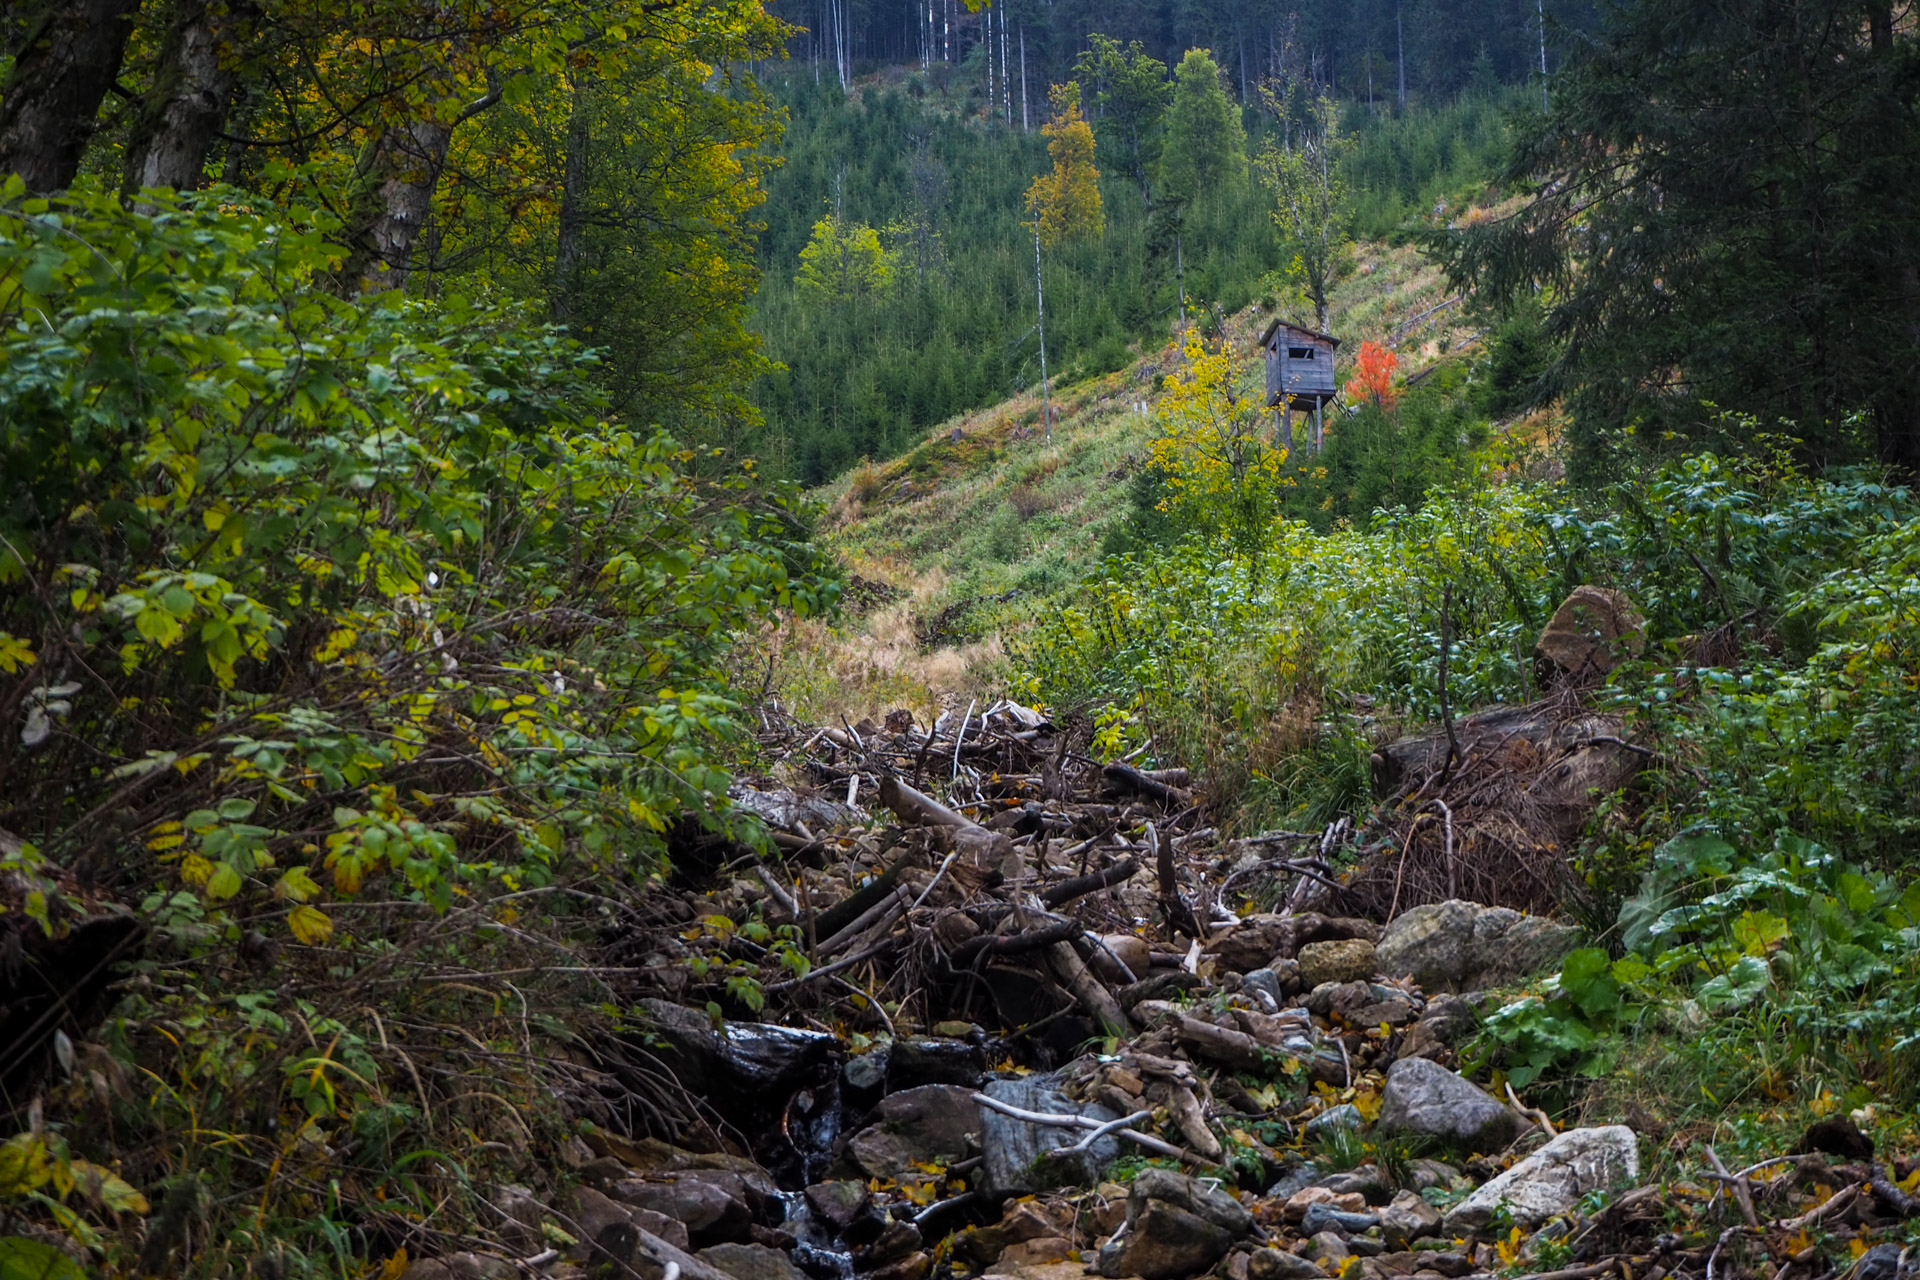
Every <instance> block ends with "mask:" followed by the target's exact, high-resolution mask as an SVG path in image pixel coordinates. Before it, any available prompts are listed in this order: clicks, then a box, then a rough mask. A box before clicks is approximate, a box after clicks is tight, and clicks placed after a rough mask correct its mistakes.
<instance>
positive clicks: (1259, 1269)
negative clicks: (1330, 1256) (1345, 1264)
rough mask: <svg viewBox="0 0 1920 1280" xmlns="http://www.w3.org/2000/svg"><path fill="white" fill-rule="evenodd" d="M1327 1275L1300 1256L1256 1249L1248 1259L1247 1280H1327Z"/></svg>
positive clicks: (1276, 1250) (1273, 1250)
mask: <svg viewBox="0 0 1920 1280" xmlns="http://www.w3.org/2000/svg"><path fill="white" fill-rule="evenodd" d="M1326 1275H1327V1273H1326V1272H1324V1271H1322V1270H1321V1269H1320V1268H1319V1267H1318V1266H1317V1265H1315V1264H1314V1263H1313V1262H1310V1261H1309V1260H1307V1259H1306V1258H1302V1257H1300V1256H1299V1255H1298V1254H1293V1253H1287V1252H1285V1251H1284V1250H1280V1249H1255V1250H1254V1251H1253V1253H1252V1255H1251V1256H1249V1257H1248V1258H1247V1280H1326Z"/></svg>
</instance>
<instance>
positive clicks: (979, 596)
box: [777, 244, 1550, 720]
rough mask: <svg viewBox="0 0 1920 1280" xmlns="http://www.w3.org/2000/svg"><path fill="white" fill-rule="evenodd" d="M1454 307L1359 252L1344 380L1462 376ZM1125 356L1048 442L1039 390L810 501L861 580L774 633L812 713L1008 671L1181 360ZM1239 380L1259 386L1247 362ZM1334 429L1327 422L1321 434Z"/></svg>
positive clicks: (903, 698)
mask: <svg viewBox="0 0 1920 1280" xmlns="http://www.w3.org/2000/svg"><path fill="white" fill-rule="evenodd" d="M1449 298H1450V295H1448V294H1447V293H1446V292H1445V289H1444V282H1443V281H1442V280H1441V278H1440V276H1439V273H1438V272H1437V271H1435V270H1434V269H1433V268H1432V267H1431V265H1429V264H1428V263H1426V262H1425V261H1424V260H1423V259H1422V258H1421V257H1420V255H1419V253H1418V252H1417V251H1416V250H1414V249H1412V248H1410V247H1405V246H1391V245H1385V244H1368V245H1363V246H1361V247H1360V248H1359V250H1358V251H1357V252H1356V254H1355V255H1354V261H1353V264H1352V267H1351V269H1350V270H1349V271H1348V272H1347V274H1346V276H1345V278H1344V279H1343V280H1342V281H1341V283H1340V286H1339V288H1338V291H1337V292H1336V294H1335V296H1334V310H1333V314H1334V328H1335V330H1336V331H1337V332H1338V334H1339V336H1340V337H1341V339H1342V343H1343V345H1342V351H1341V362H1340V372H1341V378H1342V380H1343V381H1344V379H1345V377H1346V376H1347V373H1348V371H1349V368H1350V366H1351V363H1352V357H1353V353H1355V352H1357V351H1358V350H1359V348H1360V345H1361V343H1362V342H1363V341H1365V340H1373V341H1377V342H1381V343H1383V344H1386V345H1388V346H1390V347H1392V348H1393V349H1395V350H1396V351H1397V352H1398V353H1399V355H1400V359H1401V362H1402V363H1401V370H1402V372H1403V373H1404V374H1405V375H1406V376H1407V378H1408V380H1409V381H1412V380H1415V379H1419V378H1421V377H1422V375H1423V374H1437V373H1439V372H1440V371H1441V370H1442V369H1443V368H1444V369H1448V370H1453V371H1456V373H1457V374H1466V373H1467V372H1468V370H1469V368H1470V366H1471V364H1472V361H1473V359H1474V358H1475V356H1476V355H1477V354H1478V353H1480V352H1481V351H1482V349H1483V335H1481V334H1480V333H1478V332H1477V331H1476V329H1475V328H1474V327H1471V326H1469V325H1467V324H1466V323H1465V322H1464V320H1463V317H1462V316H1461V314H1460V308H1459V306H1458V305H1457V304H1454V305H1447V304H1448V303H1449ZM1276 304H1278V305H1279V309H1278V311H1277V312H1276V310H1275V306H1276ZM1275 314H1279V315H1282V316H1284V317H1285V318H1287V319H1289V320H1293V321H1295V322H1310V321H1311V318H1312V317H1311V313H1310V312H1305V311H1302V310H1301V309H1300V308H1298V307H1296V306H1290V305H1286V304H1285V301H1284V300H1280V299H1274V298H1268V299H1265V300H1263V302H1262V303H1257V304H1255V305H1253V306H1251V307H1248V308H1246V309H1245V310H1243V311H1241V312H1239V313H1238V314H1235V315H1233V316H1229V317H1225V329H1224V332H1225V335H1226V340H1227V341H1228V342H1229V343H1231V344H1234V345H1237V346H1239V347H1241V348H1242V349H1246V350H1249V351H1250V350H1251V349H1252V347H1253V344H1254V343H1255V341H1256V340H1257V338H1258V336H1259V333H1260V331H1261V330H1262V329H1264V328H1265V326H1266V325H1267V324H1268V323H1270V321H1271V320H1272V318H1273V317H1274V315H1275ZM1217 333H1218V330H1216V335H1217ZM1143 347H1144V348H1145V349H1143ZM1131 355H1132V358H1131V359H1130V360H1129V361H1128V362H1127V363H1126V365H1125V366H1124V367H1122V368H1120V369H1118V370H1116V371H1114V372H1111V373H1105V374H1100V375H1096V376H1092V377H1087V378H1083V379H1081V380H1078V381H1069V382H1066V383H1064V384H1062V385H1056V386H1055V387H1054V389H1053V402H1054V414H1055V426H1054V431H1053V436H1052V439H1051V440H1050V441H1049V440H1047V439H1046V438H1045V437H1044V434H1043V432H1042V429H1041V420H1042V414H1041V403H1040V388H1039V387H1038V386H1034V387H1031V388H1028V389H1026V390H1024V391H1022V392H1021V393H1020V394H1018V395H1016V396H1013V397H1011V398H1009V399H1007V400H1004V401H1001V402H1000V403H998V404H995V405H993V406H991V407H990V408H987V409H983V410H980V411H978V412H974V413H968V414H964V415H961V416H959V417H956V418H953V419H951V420H949V421H947V422H944V423H942V424H941V425H940V426H939V427H937V428H935V429H934V430H932V431H930V432H928V433H927V434H926V436H925V438H924V439H923V440H921V442H920V443H919V444H917V445H915V446H914V447H912V448H911V449H909V450H907V451H906V452H904V453H903V454H901V455H900V456H899V457H896V458H894V459H892V460H890V461H887V462H884V463H871V462H868V463H863V464H862V465H860V466H858V467H856V468H855V469H854V470H852V471H851V472H849V473H848V474H847V475H845V476H843V477H841V478H840V479H839V480H837V481H835V482H834V483H832V484H829V485H827V486H825V487H823V488H822V489H820V490H818V491H817V496H818V497H819V498H820V500H821V501H822V502H824V503H825V505H826V509H827V514H826V517H825V519H824V521H823V525H822V528H823V534H824V538H825V541H826V542H827V544H828V546H829V547H830V548H831V549H832V550H833V551H834V553H836V554H837V555H838V556H840V557H841V559H842V560H843V561H844V562H845V564H846V566H847V568H848V570H849V571H850V572H851V573H852V574H853V575H855V577H856V579H857V580H858V583H857V585H856V588H855V590H854V591H853V592H851V593H850V606H849V610H848V613H847V616H846V618H845V619H844V620H843V621H842V622H841V623H840V624H839V625H837V626H834V625H829V624H826V623H820V622H805V623H799V624H795V626H794V628H792V629H790V630H789V632H788V633H787V634H786V635H785V637H784V640H783V644H784V647H783V648H782V650H781V655H780V662H781V674H780V677H779V679H778V681H777V683H778V684H780V685H781V687H783V688H784V689H785V690H786V693H787V696H788V698H789V699H790V700H793V701H795V702H796V703H797V704H798V706H799V708H800V709H801V710H802V713H803V714H804V715H806V716H809V717H811V718H814V719H816V720H822V719H824V720H830V719H831V718H832V717H833V716H834V715H836V714H840V713H845V714H846V715H847V716H848V717H849V718H850V719H855V720H857V719H859V718H860V717H861V716H877V715H878V714H880V713H882V712H884V711H886V710H887V709H889V708H890V707H893V706H907V707H911V708H914V709H915V710H916V711H924V710H928V709H931V708H933V707H935V706H936V705H944V704H946V703H949V702H952V701H954V700H956V699H957V700H958V701H960V702H962V703H964V702H965V701H966V699H967V698H969V697H971V696H976V695H984V694H985V693H986V692H987V691H988V690H989V689H990V688H991V687H993V686H994V685H995V684H996V682H997V681H999V680H1001V679H1002V678H1003V677H1004V675H1005V674H1006V672H1005V668H1004V663H1003V660H1004V657H1005V653H1006V647H1007V645H1008V644H1009V643H1014V644H1017V643H1018V642H1019V639H1020V637H1021V636H1023V635H1024V634H1025V633H1026V631H1027V629H1028V627H1029V626H1030V624H1031V623H1032V622H1033V621H1034V620H1035V619H1036V618H1040V617H1043V616H1046V615H1048V614H1049V613H1050V612H1051V611H1053V610H1055V609H1056V608H1057V607H1058V604H1059V602H1060V599H1061V597H1062V596H1063V595H1064V594H1066V593H1068V592H1070V591H1071V589H1072V588H1073V587H1074V585H1075V584H1076V583H1077V582H1079V581H1080V579H1081V578H1082V577H1083V576H1084V575H1085V574H1086V573H1087V572H1088V571H1089V570H1091V569H1092V568H1093V567H1094V566H1095V565H1096V564H1098V563H1099V561H1100V560H1101V558H1102V557H1103V556H1104V555H1106V554H1107V553H1108V552H1109V551H1112V550H1115V549H1118V548H1119V547H1122V546H1124V545H1125V544H1126V542H1127V526H1128V524H1129V521H1130V520H1131V519H1132V517H1133V516H1134V513H1135V511H1136V510H1137V509H1138V507H1139V506H1140V505H1141V499H1140V497H1139V491H1140V486H1141V483H1142V479H1143V469H1144V462H1145V454H1146V446H1147V443H1148V441H1149V439H1150V438H1151V437H1152V435H1153V432H1154V427H1153V412H1154V410H1155V408H1156V406H1157V405H1158V404H1159V402H1160V399H1161V396H1162V395H1163V383H1164V380H1165V378H1166V376H1167V375H1168V374H1169V373H1170V372H1172V371H1174V370H1175V369H1177V368H1178V367H1179V365H1180V362H1181V356H1180V353H1179V351H1178V350H1177V349H1176V347H1175V344H1174V343H1173V341H1172V340H1171V337H1169V339H1168V341H1167V342H1166V343H1164V344H1162V345H1159V346H1153V347H1146V344H1140V343H1136V344H1135V346H1134V348H1133V350H1132V352H1131ZM1246 372H1247V373H1248V374H1249V375H1250V376H1252V377H1258V376H1259V369H1258V366H1257V364H1252V363H1250V364H1249V366H1248V369H1247V371H1246ZM1526 426H1527V428H1528V429H1529V430H1539V429H1543V428H1547V427H1550V423H1542V422H1539V421H1536V420H1532V419H1530V420H1528V422H1527V424H1526ZM1339 430H1340V425H1339V421H1338V420H1337V419H1336V420H1335V421H1334V422H1333V423H1332V424H1331V425H1330V426H1329V428H1328V434H1329V438H1330V439H1331V437H1332V436H1333V435H1334V434H1336V433H1337V432H1338V431H1339ZM1296 461H1297V464H1298V465H1300V466H1310V465H1311V460H1310V459H1309V458H1307V457H1306V455H1304V454H1303V455H1300V456H1299V457H1298V458H1297V459H1296Z"/></svg>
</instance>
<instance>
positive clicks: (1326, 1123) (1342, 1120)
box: [1306, 1102, 1360, 1137]
mask: <svg viewBox="0 0 1920 1280" xmlns="http://www.w3.org/2000/svg"><path fill="white" fill-rule="evenodd" d="M1359 1127H1360V1108H1358V1107H1356V1106H1354V1105H1353V1104H1352V1103H1351V1102H1343V1103H1341V1104H1340V1105H1339V1106H1337V1107H1329V1108H1327V1109H1326V1110H1325V1111H1322V1112H1321V1113H1320V1114H1319V1115H1317V1116H1315V1117H1314V1118H1313V1119H1311V1120H1309V1121H1307V1127H1306V1131H1307V1133H1308V1135H1309V1136H1316V1137H1317V1136H1318V1135H1320V1134H1323V1133H1326V1132H1327V1131H1328V1130H1330V1129H1358V1128H1359Z"/></svg>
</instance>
